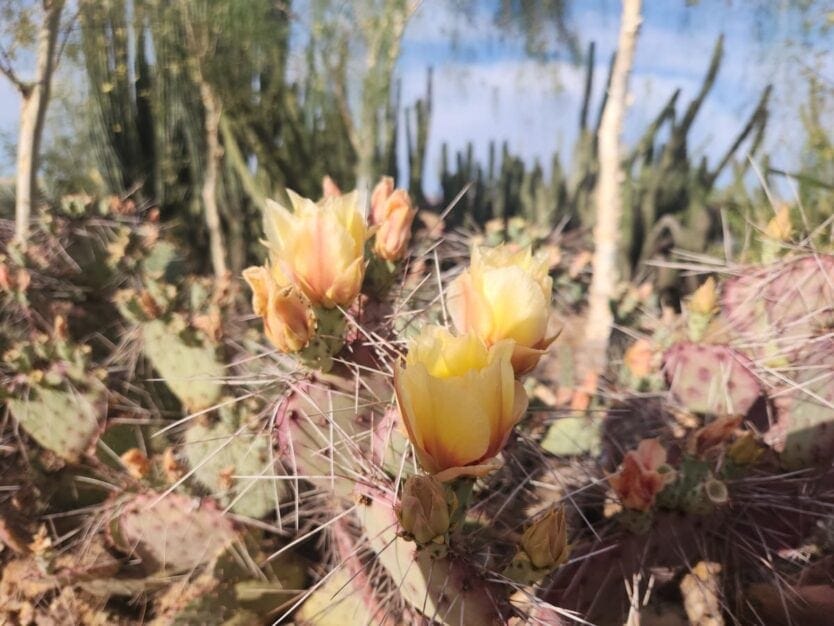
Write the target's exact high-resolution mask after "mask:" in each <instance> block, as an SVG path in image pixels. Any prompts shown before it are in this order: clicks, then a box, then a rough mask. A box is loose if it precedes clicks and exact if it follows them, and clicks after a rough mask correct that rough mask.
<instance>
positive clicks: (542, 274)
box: [448, 246, 555, 375]
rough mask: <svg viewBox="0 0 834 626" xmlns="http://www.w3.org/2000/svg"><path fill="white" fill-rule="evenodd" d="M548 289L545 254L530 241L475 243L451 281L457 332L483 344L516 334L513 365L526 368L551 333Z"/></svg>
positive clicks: (550, 284) (550, 285)
mask: <svg viewBox="0 0 834 626" xmlns="http://www.w3.org/2000/svg"><path fill="white" fill-rule="evenodd" d="M552 289H553V280H552V279H551V278H550V276H549V275H548V268H547V263H546V260H545V259H544V258H539V257H535V256H534V255H533V254H532V251H531V250H530V248H529V247H528V248H523V249H521V250H519V251H515V250H512V249H511V248H509V247H507V246H502V247H498V248H492V249H489V248H476V249H475V250H474V251H473V254H472V263H471V265H470V267H469V269H468V270H467V271H465V272H464V273H463V274H461V275H460V276H458V277H457V278H456V279H455V280H454V281H453V282H452V284H451V285H450V286H449V293H448V302H449V310H450V313H451V316H452V320H453V322H454V324H455V327H456V328H457V329H458V330H459V331H460V332H462V333H466V332H474V333H475V334H476V335H477V336H478V337H479V338H481V339H482V340H483V341H484V342H485V343H486V344H487V345H493V344H495V343H496V342H498V341H501V340H503V339H512V340H514V341H515V343H516V347H515V352H514V354H513V359H512V362H513V368H514V370H515V372H516V374H517V375H519V374H524V373H526V372H529V371H530V370H532V369H533V368H534V367H535V366H536V363H538V360H539V359H540V358H541V355H542V354H544V352H545V351H546V349H547V348H548V346H549V345H550V343H552V341H553V340H554V339H555V337H554V338H548V337H547V326H548V321H549V318H550V297H551V292H552Z"/></svg>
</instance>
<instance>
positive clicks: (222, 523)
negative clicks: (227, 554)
mask: <svg viewBox="0 0 834 626" xmlns="http://www.w3.org/2000/svg"><path fill="white" fill-rule="evenodd" d="M109 528H110V535H111V539H112V541H113V543H114V545H115V546H116V547H118V548H119V549H120V550H122V551H124V552H126V553H128V554H131V555H133V556H135V557H139V558H140V559H141V561H142V567H143V569H144V570H145V571H147V572H156V571H165V572H170V573H173V572H182V571H188V570H192V569H194V568H196V567H198V566H200V565H203V564H206V563H209V562H210V561H212V560H213V559H214V558H215V557H216V556H217V555H218V554H220V553H221V552H223V551H224V550H225V549H226V548H227V547H228V546H229V545H231V544H232V543H234V542H235V541H236V540H237V538H238V536H237V533H236V531H235V529H234V528H233V526H232V522H231V520H229V518H228V517H225V516H224V515H223V514H222V513H221V512H220V511H219V510H218V509H217V508H216V507H215V506H214V505H213V504H212V503H210V502H205V503H203V504H200V503H199V502H198V501H197V500H193V499H191V498H188V497H186V496H182V495H179V494H176V493H169V494H157V493H147V494H140V495H136V496H132V497H130V498H127V499H126V500H125V501H124V502H122V503H121V504H120V506H119V507H118V508H117V509H116V512H115V515H114V519H113V520H112V521H111V522H110V527H109Z"/></svg>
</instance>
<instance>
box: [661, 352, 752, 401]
mask: <svg viewBox="0 0 834 626" xmlns="http://www.w3.org/2000/svg"><path fill="white" fill-rule="evenodd" d="M750 365H751V364H750V361H749V360H748V359H747V358H746V357H744V356H743V355H741V354H739V353H738V352H736V351H735V350H733V349H732V348H729V347H728V346H721V345H708V344H703V345H702V344H697V343H690V342H681V343H677V344H675V345H674V346H672V347H671V348H670V349H669V350H667V352H666V354H665V355H664V363H663V369H664V372H665V374H666V381H667V382H668V383H669V389H670V391H671V392H672V395H673V396H674V397H675V399H677V401H678V402H680V403H681V404H683V405H684V406H685V407H686V408H688V409H689V410H690V411H694V412H695V413H712V414H716V415H727V414H733V415H745V414H746V413H747V412H748V411H749V410H750V408H751V407H752V406H753V404H755V402H756V400H758V399H759V397H760V396H761V395H762V388H761V385H760V384H759V381H758V379H757V378H756V375H755V374H754V373H753V371H752V369H751V367H750Z"/></svg>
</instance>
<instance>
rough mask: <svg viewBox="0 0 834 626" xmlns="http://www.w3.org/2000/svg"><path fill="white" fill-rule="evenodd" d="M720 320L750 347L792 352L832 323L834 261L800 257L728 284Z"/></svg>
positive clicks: (815, 257)
mask: <svg viewBox="0 0 834 626" xmlns="http://www.w3.org/2000/svg"><path fill="white" fill-rule="evenodd" d="M721 314H722V315H723V316H724V318H725V319H726V320H727V322H728V323H729V325H730V327H731V328H733V329H734V330H735V331H736V332H738V333H740V334H741V335H742V336H744V337H745V339H748V340H749V343H751V344H752V345H753V346H757V345H758V346H762V347H764V346H766V345H768V344H770V345H771V347H772V348H783V349H785V350H789V351H792V349H794V348H796V347H799V346H801V345H802V343H803V342H804V341H807V339H808V338H809V337H811V336H813V335H815V334H817V332H818V331H819V329H821V328H823V327H825V326H826V325H827V324H829V323H830V322H831V321H832V320H834V256H830V255H814V256H807V257H802V258H799V259H795V260H793V261H788V262H783V263H780V264H778V265H774V266H770V267H763V268H760V269H758V270H755V271H752V272H749V273H747V274H744V275H742V276H737V277H735V278H732V279H730V280H728V281H727V282H726V283H725V284H724V287H723V289H722V297H721ZM757 352H758V351H757Z"/></svg>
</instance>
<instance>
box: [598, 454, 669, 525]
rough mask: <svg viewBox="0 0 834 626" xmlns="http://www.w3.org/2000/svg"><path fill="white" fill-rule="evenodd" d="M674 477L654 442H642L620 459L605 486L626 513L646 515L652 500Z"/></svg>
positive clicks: (664, 456) (664, 457) (663, 455)
mask: <svg viewBox="0 0 834 626" xmlns="http://www.w3.org/2000/svg"><path fill="white" fill-rule="evenodd" d="M674 478H675V474H674V472H673V471H671V470H670V469H669V468H668V466H667V465H666V450H665V449H664V448H663V446H662V445H660V442H659V441H658V440H657V439H644V440H643V441H641V442H640V444H639V445H638V446H637V450H631V451H629V452H627V453H626V455H625V457H624V458H623V464H622V466H621V467H620V471H619V472H617V473H616V474H614V475H613V476H611V477H610V478H609V479H608V482H609V483H610V484H611V487H612V488H613V489H614V491H615V492H616V494H617V496H619V498H620V501H621V502H622V505H623V506H624V507H625V508H627V509H633V510H636V511H648V510H649V509H650V508H651V507H652V505H653V504H654V501H655V497H656V496H657V494H658V493H660V492H661V491H663V488H664V487H665V486H666V485H667V484H668V483H670V482H671V481H673V480H674Z"/></svg>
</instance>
